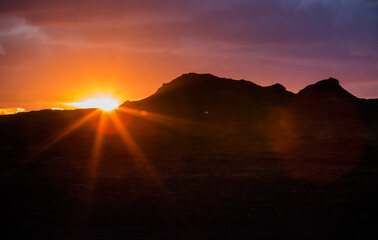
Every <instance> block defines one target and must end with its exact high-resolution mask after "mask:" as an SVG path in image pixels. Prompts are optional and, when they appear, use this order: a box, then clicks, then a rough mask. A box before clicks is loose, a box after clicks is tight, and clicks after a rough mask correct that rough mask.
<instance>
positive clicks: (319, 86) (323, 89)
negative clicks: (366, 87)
mask: <svg viewBox="0 0 378 240" xmlns="http://www.w3.org/2000/svg"><path fill="white" fill-rule="evenodd" d="M319 93H324V94H338V95H344V96H347V97H353V98H355V96H353V95H352V94H350V93H349V92H348V91H346V90H345V89H344V88H343V87H341V86H340V83H339V80H337V79H336V78H332V77H330V78H328V79H324V80H321V81H318V82H317V83H315V84H311V85H308V86H307V87H305V88H304V89H302V90H301V91H299V93H298V95H305V94H311V95H313V94H319Z"/></svg>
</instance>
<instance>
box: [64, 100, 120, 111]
mask: <svg viewBox="0 0 378 240" xmlns="http://www.w3.org/2000/svg"><path fill="white" fill-rule="evenodd" d="M66 105H68V106H74V107H77V108H99V109H101V110H103V111H106V112H109V111H112V110H114V109H116V108H117V107H118V106H119V105H120V103H119V101H118V100H116V99H114V98H111V97H98V98H90V99H87V100H84V101H81V102H73V103H66Z"/></svg>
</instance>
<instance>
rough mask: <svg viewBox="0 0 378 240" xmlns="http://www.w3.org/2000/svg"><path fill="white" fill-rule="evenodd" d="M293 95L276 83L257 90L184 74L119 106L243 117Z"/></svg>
mask: <svg viewBox="0 0 378 240" xmlns="http://www.w3.org/2000/svg"><path fill="white" fill-rule="evenodd" d="M293 96H294V94H293V93H291V92H289V91H286V89H285V87H283V86H282V85H280V84H275V85H272V86H269V87H261V86H259V85H257V84H254V83H252V82H249V81H245V80H239V81H237V80H232V79H226V78H219V77H216V76H213V75H211V74H196V73H188V74H183V75H182V76H180V77H178V78H176V79H174V80H173V81H171V82H170V83H167V84H163V86H162V87H161V88H159V89H158V90H157V92H156V93H154V94H153V95H151V96H150V97H147V98H146V99H143V100H141V101H138V102H125V103H124V104H122V105H121V107H133V108H135V107H136V108H140V109H146V110H151V111H157V112H161V113H165V114H173V115H179V116H186V117H189V116H190V117H193V118H198V117H200V116H201V115H203V113H204V112H206V113H208V114H209V116H210V115H212V116H217V117H220V118H219V119H224V117H226V118H227V116H226V115H227V114H229V113H231V114H232V115H233V116H239V117H243V116H244V117H245V116H247V115H251V114H253V113H256V112H259V111H265V108H266V107H268V106H275V105H282V104H285V103H287V102H288V101H290V99H291V98H292V97H293Z"/></svg>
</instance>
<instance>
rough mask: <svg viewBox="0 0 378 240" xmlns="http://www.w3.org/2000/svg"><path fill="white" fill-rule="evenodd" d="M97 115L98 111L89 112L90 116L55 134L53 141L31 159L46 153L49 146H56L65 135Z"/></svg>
mask: <svg viewBox="0 0 378 240" xmlns="http://www.w3.org/2000/svg"><path fill="white" fill-rule="evenodd" d="M98 113H99V110H95V111H93V112H91V113H90V114H88V115H86V116H85V117H83V118H81V119H80V120H79V121H77V122H75V123H73V124H72V125H70V126H68V127H67V128H66V129H65V130H63V131H62V132H61V133H59V134H57V136H56V137H54V138H53V139H51V140H49V142H48V143H47V144H46V145H44V146H43V147H42V148H41V149H39V150H38V151H37V152H36V153H34V154H33V155H32V156H31V157H35V156H37V155H39V154H41V153H42V152H44V151H46V150H47V149H49V148H50V147H51V146H53V145H54V144H56V143H57V142H59V141H60V140H62V139H63V138H64V137H66V136H67V135H69V134H70V133H72V132H73V131H74V130H76V129H77V128H79V127H80V126H82V125H83V124H84V123H85V122H87V121H89V120H90V119H92V118H93V117H94V116H95V115H96V114H98Z"/></svg>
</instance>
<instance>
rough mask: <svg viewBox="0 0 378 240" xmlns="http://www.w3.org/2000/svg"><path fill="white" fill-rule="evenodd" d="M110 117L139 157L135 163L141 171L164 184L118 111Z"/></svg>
mask: <svg viewBox="0 0 378 240" xmlns="http://www.w3.org/2000/svg"><path fill="white" fill-rule="evenodd" d="M109 116H110V119H111V120H112V121H113V123H114V125H115V126H116V128H117V129H118V134H119V135H120V137H121V140H122V141H123V143H124V145H125V146H126V147H127V148H128V150H129V151H130V153H131V154H132V155H133V156H134V157H137V158H138V159H137V160H135V161H134V162H135V165H136V166H137V167H138V168H139V169H140V170H142V171H141V172H142V173H143V174H144V175H145V176H146V177H150V178H152V179H151V180H153V182H154V183H156V184H158V185H160V186H161V185H163V183H162V180H161V178H160V176H159V174H158V173H157V171H156V170H155V169H154V167H153V166H152V165H151V164H150V162H149V161H148V159H147V157H146V156H145V155H144V153H143V151H142V150H141V149H140V148H139V146H138V144H137V143H136V142H135V140H134V139H133V137H132V136H131V135H130V133H129V131H128V130H127V129H126V128H125V126H124V125H123V123H122V121H121V120H120V118H119V117H118V115H117V113H116V112H114V113H113V114H110V115H109Z"/></svg>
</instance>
